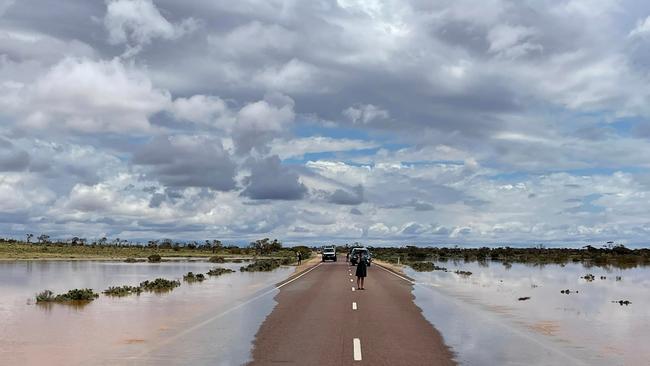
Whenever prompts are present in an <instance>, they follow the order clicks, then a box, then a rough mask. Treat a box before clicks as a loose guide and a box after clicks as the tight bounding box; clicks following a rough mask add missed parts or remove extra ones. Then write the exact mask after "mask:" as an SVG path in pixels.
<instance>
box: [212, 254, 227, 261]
mask: <svg viewBox="0 0 650 366" xmlns="http://www.w3.org/2000/svg"><path fill="white" fill-rule="evenodd" d="M208 262H210V263H225V262H226V259H225V258H224V257H220V256H218V255H216V256H214V257H210V259H208Z"/></svg>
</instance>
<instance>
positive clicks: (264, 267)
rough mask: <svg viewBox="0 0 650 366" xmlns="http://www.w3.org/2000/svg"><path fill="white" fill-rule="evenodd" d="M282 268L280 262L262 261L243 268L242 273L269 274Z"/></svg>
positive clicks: (272, 260)
mask: <svg viewBox="0 0 650 366" xmlns="http://www.w3.org/2000/svg"><path fill="white" fill-rule="evenodd" d="M278 267H280V261H278V260H275V259H260V260H257V261H255V262H253V263H251V264H249V265H247V266H244V267H241V268H240V269H239V270H240V271H242V272H269V271H272V270H274V269H276V268H278Z"/></svg>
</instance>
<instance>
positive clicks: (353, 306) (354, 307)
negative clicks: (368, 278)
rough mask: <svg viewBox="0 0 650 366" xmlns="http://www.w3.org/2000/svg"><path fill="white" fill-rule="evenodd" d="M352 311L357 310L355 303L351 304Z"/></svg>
mask: <svg viewBox="0 0 650 366" xmlns="http://www.w3.org/2000/svg"><path fill="white" fill-rule="evenodd" d="M352 310H357V303H356V302H353V303H352Z"/></svg>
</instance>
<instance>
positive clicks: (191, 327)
mask: <svg viewBox="0 0 650 366" xmlns="http://www.w3.org/2000/svg"><path fill="white" fill-rule="evenodd" d="M242 265H243V264H235V263H225V264H219V265H218V266H219V267H227V268H232V269H235V270H238V269H239V267H240V266H242ZM244 265H245V264H244ZM216 266H217V265H215V264H212V263H207V262H203V261H196V262H188V261H177V262H163V263H156V264H154V263H130V264H129V263H120V262H102V261H5V262H3V261H0V360H2V361H1V362H0V363H1V364H3V365H37V364H39V365H40V364H48V365H75V364H100V365H101V364H105V365H113V364H138V365H149V364H150V365H154V364H155V365H181V364H193V365H208V364H210V365H232V364H241V363H244V362H246V361H247V360H248V357H249V354H250V347H251V342H252V341H253V338H254V336H255V333H256V331H257V329H258V327H259V325H260V324H261V322H262V321H263V320H264V319H265V317H266V315H267V314H268V313H270V311H271V310H272V308H273V306H274V300H273V294H274V292H275V291H277V290H274V286H273V285H274V284H275V283H277V282H279V281H281V280H283V279H284V278H286V277H287V276H288V275H289V274H290V273H292V272H293V271H294V268H293V267H282V268H280V269H277V270H275V271H273V272H264V273H262V272H257V273H255V272H252V273H251V272H245V273H242V272H239V271H237V272H235V273H230V274H225V275H222V276H219V277H209V278H208V279H207V280H205V281H203V282H201V283H192V284H188V283H185V282H183V283H182V285H181V286H180V287H178V288H176V289H175V290H173V291H172V292H169V293H165V294H155V293H142V294H140V295H132V296H127V297H120V298H117V297H107V296H103V295H102V296H100V297H99V298H98V299H97V300H95V301H93V302H91V303H89V304H87V305H85V306H81V307H75V306H71V305H65V304H48V305H41V304H34V296H35V294H36V293H37V292H39V291H41V290H44V289H50V290H52V291H54V292H55V293H62V292H65V291H67V290H70V289H74V288H92V289H94V290H95V291H96V292H101V291H103V290H105V289H106V288H108V287H109V286H121V285H137V284H139V283H140V282H141V281H145V280H152V279H155V278H157V277H164V278H168V279H180V280H181V281H182V276H183V274H185V273H187V272H190V271H192V272H194V273H205V272H207V271H208V270H209V269H211V268H214V267H216ZM262 295H263V296H262Z"/></svg>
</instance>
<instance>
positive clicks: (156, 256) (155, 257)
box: [147, 254, 162, 263]
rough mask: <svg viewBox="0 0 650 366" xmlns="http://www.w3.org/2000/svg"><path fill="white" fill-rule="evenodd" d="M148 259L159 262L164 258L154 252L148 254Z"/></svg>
mask: <svg viewBox="0 0 650 366" xmlns="http://www.w3.org/2000/svg"><path fill="white" fill-rule="evenodd" d="M147 259H148V260H149V262H151V263H158V262H160V261H161V260H162V257H160V255H159V254H152V255H150V256H148V257H147Z"/></svg>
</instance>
